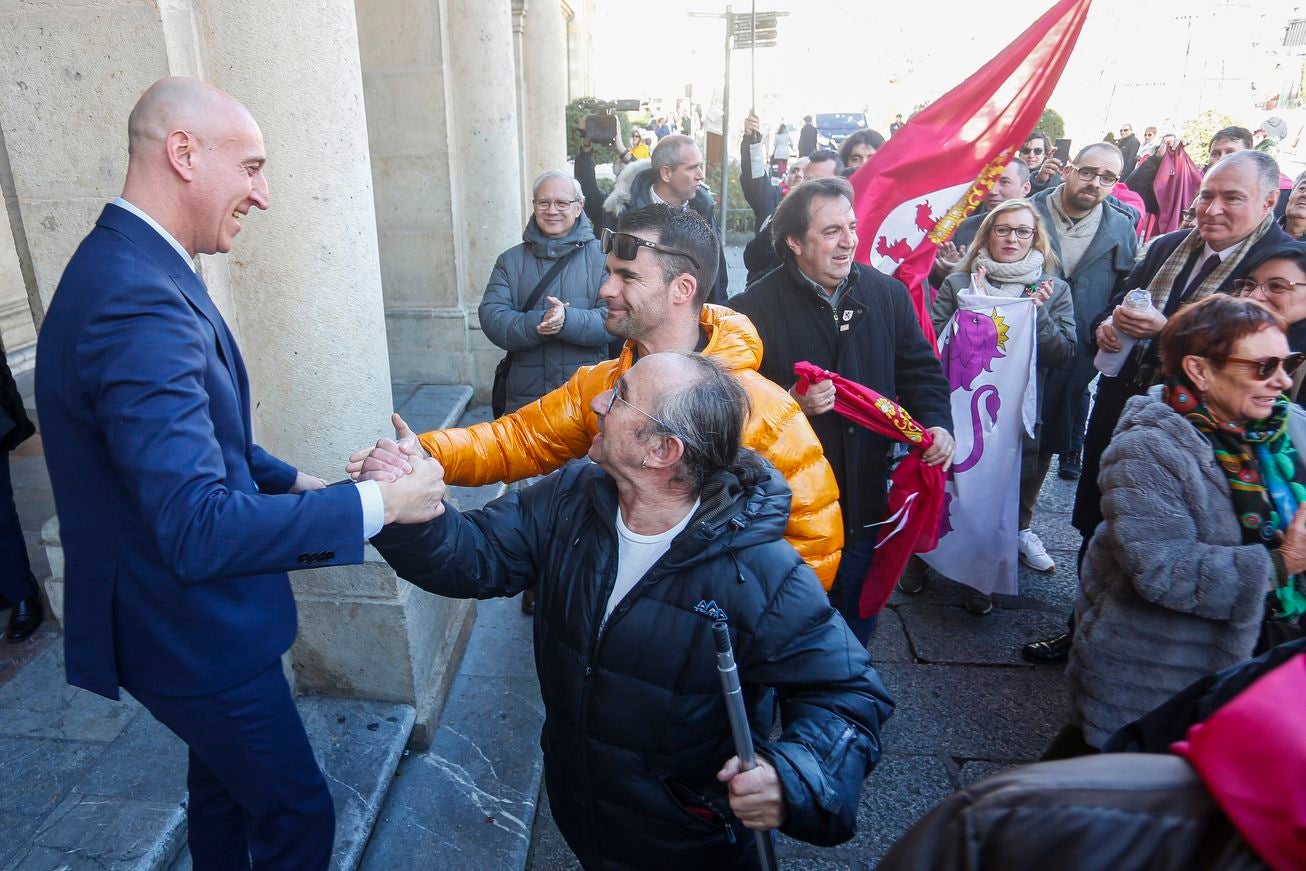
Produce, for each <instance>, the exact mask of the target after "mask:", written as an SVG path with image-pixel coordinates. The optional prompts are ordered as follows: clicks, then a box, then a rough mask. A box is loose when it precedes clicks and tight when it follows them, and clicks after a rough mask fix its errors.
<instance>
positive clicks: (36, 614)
mask: <svg viewBox="0 0 1306 871" xmlns="http://www.w3.org/2000/svg"><path fill="white" fill-rule="evenodd" d="M44 619H45V609H44V608H42V607H41V597H40V596H39V595H36V596H31V597H29V598H27V599H23V600H22V601H21V602H15V603H14V604H13V606H12V607H10V609H9V626H8V628H7V629H5V640H6V641H8V642H9V643H10V644H16V643H18V642H19V641H22V640H23V639H24V638H26V637H27V636H29V635H31V634H32V633H33V632H35V631H36V630H37V629H38V628H39V627H40V625H41V621H42V620H44Z"/></svg>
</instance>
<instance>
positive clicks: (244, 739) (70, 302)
mask: <svg viewBox="0 0 1306 871" xmlns="http://www.w3.org/2000/svg"><path fill="white" fill-rule="evenodd" d="M128 139H129V160H128V168H127V179H126V183H125V185H124V188H123V193H122V196H121V197H119V198H118V199H116V200H114V201H113V202H112V203H111V204H109V205H108V206H106V207H105V209H104V212H103V213H102V214H101V215H100V218H99V220H98V221H97V222H96V226H95V229H93V230H92V231H91V233H90V235H88V236H87V237H86V239H85V240H84V241H83V242H82V244H81V246H80V247H79V248H78V249H77V251H76V253H75V254H74V255H73V258H72V260H71V261H70V262H69V264H68V267H67V268H66V269H65V270H64V274H63V278H62V280H61V281H60V282H59V287H58V289H57V290H56V291H55V294H54V297H53V299H52V300H51V303H50V308H49V311H48V312H47V314H46V317H45V322H44V324H43V326H42V328H41V335H40V340H39V343H38V345H37V364H36V366H37V369H36V397H37V407H38V409H39V411H40V415H41V426H42V431H43V435H44V439H45V451H46V460H47V462H48V465H49V469H50V480H51V483H52V485H53V488H54V497H55V504H56V507H57V509H58V513H59V521H60V525H61V533H62V540H63V545H64V552H65V557H66V569H65V580H66V587H65V603H66V604H65V609H66V615H65V651H66V658H67V671H68V681H69V683H71V684H74V685H76V686H80V687H85V688H86V689H88V690H91V691H93V692H96V693H99V694H101V695H105V696H108V697H110V698H117V697H118V688H119V687H122V688H124V689H126V690H128V691H129V692H130V693H131V694H132V695H133V696H135V697H136V698H137V699H138V700H139V701H140V702H141V703H142V704H143V705H145V707H146V708H148V709H149V711H150V712H151V713H152V714H153V715H154V716H155V717H157V718H158V719H159V720H160V721H161V722H162V723H164V724H165V725H166V726H168V728H170V729H171V730H172V731H173V732H175V733H176V734H177V735H179V736H180V737H181V738H182V739H183V740H184V741H186V743H187V744H188V745H189V747H190V771H189V775H188V778H187V782H188V786H189V790H190V800H189V803H188V808H187V814H188V822H189V838H190V848H191V855H192V857H193V861H194V867H195V868H196V869H197V871H200V869H231V868H249V867H251V861H252V863H253V867H255V868H296V869H301V868H326V867H327V865H328V863H329V860H330V856H331V849H332V837H333V833H334V826H335V821H334V810H333V807H332V802H331V796H330V793H329V792H328V791H327V788H326V783H325V780H324V778H323V776H322V772H321V771H320V770H319V768H318V766H317V763H316V761H315V760H314V756H313V751H312V748H311V747H310V746H309V743H308V739H307V737H306V735H305V733H304V727H303V724H302V723H301V721H300V719H299V715H298V713H297V711H296V709H295V706H294V701H293V699H292V698H291V694H290V691H289V687H288V685H287V683H286V680H285V676H284V674H283V672H282V669H281V655H282V654H283V653H285V651H286V650H287V649H289V647H290V645H291V643H292V642H293V640H294V637H295V601H294V598H293V596H292V594H291V589H290V583H289V579H288V578H287V576H286V572H287V571H288V570H290V569H299V568H306V567H309V566H327V565H341V564H349V563H358V562H361V561H362V559H363V545H364V543H365V541H366V539H367V538H368V537H370V536H371V535H374V534H375V533H376V532H378V531H379V530H380V529H381V526H382V525H383V523H386V522H392V521H394V520H395V519H396V518H400V517H405V516H407V517H410V518H421V517H424V516H430V517H434V516H436V515H437V514H438V513H439V512H440V511H441V510H442V509H441V508H440V507H439V501H440V498H441V496H442V494H443V486H442V484H440V483H439V482H435V481H433V480H431V479H429V478H428V479H426V480H423V481H417V482H413V484H411V485H409V484H408V483H407V478H405V479H404V480H401V481H399V482H380V483H376V484H374V485H373V486H370V487H369V486H368V485H366V484H362V485H354V484H348V485H345V486H339V487H327V486H325V484H324V483H323V482H322V481H321V480H320V479H318V478H314V477H312V476H309V475H306V474H304V473H303V472H300V471H297V470H296V469H295V468H294V467H293V466H290V465H288V464H287V463H285V462H283V461H281V460H279V459H277V458H276V457H274V456H272V455H271V454H269V453H268V452H267V451H265V450H263V449H262V448H261V447H259V446H258V445H256V444H255V443H254V442H253V439H252V435H251V428H250V398H249V381H248V378H247V376H246V372H245V366H244V363H243V362H242V360H241V356H240V351H239V349H238V348H237V347H236V342H235V339H234V338H233V336H232V335H231V333H230V331H229V330H228V329H227V325H226V323H225V322H224V321H223V319H222V316H221V315H220V314H219V313H218V310H217V309H216V308H215V307H214V305H213V301H212V299H210V298H209V295H208V292H207V290H206V289H205V287H204V283H203V282H202V281H201V279H200V277H199V276H198V275H197V274H196V271H195V267H194V263H193V258H194V256H195V255H196V254H214V253H219V252H221V253H225V252H227V251H229V250H230V249H231V244H232V240H233V239H234V238H235V236H236V234H237V233H239V232H240V228H241V221H242V220H243V219H244V218H245V217H246V216H247V215H248V214H249V211H250V210H251V209H252V208H258V209H267V208H268V205H269V200H268V185H267V180H266V178H265V177H264V175H263V164H264V162H265V160H266V155H265V152H264V148H263V139H262V134H261V133H260V131H259V128H258V125H257V124H256V123H255V122H254V119H253V117H252V116H251V115H250V114H249V112H248V111H247V110H246V109H245V108H244V107H243V106H241V105H240V104H239V103H237V102H236V101H235V100H234V99H232V98H231V97H230V96H229V95H227V94H225V93H223V92H222V91H219V90H218V89H216V88H213V87H210V86H208V85H206V84H204V83H202V82H199V81H196V80H193V79H181V78H170V79H163V80H161V81H159V82H156V83H155V84H154V85H152V86H151V87H150V88H149V89H148V90H147V91H146V92H145V94H144V95H143V96H142V97H141V99H140V101H139V102H138V103H137V104H136V107H135V108H134V109H133V110H132V113H131V117H130V119H129V120H128ZM408 477H413V476H408Z"/></svg>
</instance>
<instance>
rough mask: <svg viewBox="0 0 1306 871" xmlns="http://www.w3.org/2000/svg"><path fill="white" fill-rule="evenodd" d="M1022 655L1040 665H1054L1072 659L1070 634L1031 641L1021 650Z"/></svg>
mask: <svg viewBox="0 0 1306 871" xmlns="http://www.w3.org/2000/svg"><path fill="white" fill-rule="evenodd" d="M1020 655H1021V656H1023V657H1025V659H1027V660H1029V661H1030V662H1036V663H1038V664H1040V665H1054V664H1056V663H1058V662H1065V661H1066V660H1067V659H1069V658H1070V633H1069V632H1062V633H1061V634H1060V635H1058V636H1056V637H1055V638H1045V639H1043V640H1042V641H1031V642H1030V643H1029V644H1026V645H1025V646H1024V647H1022V648H1021V649H1020Z"/></svg>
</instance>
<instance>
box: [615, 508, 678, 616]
mask: <svg viewBox="0 0 1306 871" xmlns="http://www.w3.org/2000/svg"><path fill="white" fill-rule="evenodd" d="M698 503H699V500H697V499H695V500H694V504H693V505H692V506H690V509H689V511H687V512H686V513H685V516H684V517H682V518H680V522H679V523H677V524H676V525H675V526H673V527H671V528H670V529H668V530H667V531H666V532H659V533H658V534H657V535H640V534H639V533H637V532H631V531H630V530H629V529H627V528H626V523H625V521H623V520H622V519H621V509H620V508H618V509H617V582H616V584H614V585H613V587H612V595H611V596H609V597H608V606H607V608H606V609H604V611H603V622H604V623H607V622H608V618H609V617H611V616H612V609H613V608H616V607H617V605H619V604H620V603H621V600H622V599H624V598H625V597H626V594H627V593H629V592H630V591H631V589H632V588H633V587H634V586H635V584H637V583H639V580H640V578H642V577H644V575H645V573H647V572H648V570H649V569H650V568H652V567H653V563H655V562H657V561H658V560H659V559H661V558H662V555H663V554H664V553H666V552H667V551H668V550H670V549H671V541H672V540H673V539H674V538H675V537H676V536H677V535H679V534H680V533H681V531H682V530H684V528H685V527H686V526H688V525H689V519H690V518H691V517H693V516H694V512H695V511H697V510H698Z"/></svg>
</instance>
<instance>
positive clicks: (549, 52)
mask: <svg viewBox="0 0 1306 871" xmlns="http://www.w3.org/2000/svg"><path fill="white" fill-rule="evenodd" d="M525 24H526V27H525V32H524V34H523V39H522V62H523V63H522V66H523V75H522V79H523V82H524V84H525V91H526V93H525V99H524V102H525V104H526V119H525V124H524V126H525V128H526V136H525V139H526V145H527V149H526V183H527V184H528V185H529V184H530V183H531V182H532V181H533V180H534V179H535V178H536V177H537V176H538V175H539V174H540V173H542V172H544V171H545V170H548V169H565V168H566V161H567V135H566V123H567V119H566V115H567V26H566V21H564V19H563V11H562V5H561V4H560V3H559V0H526V13H525ZM528 193H529V192H528Z"/></svg>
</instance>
